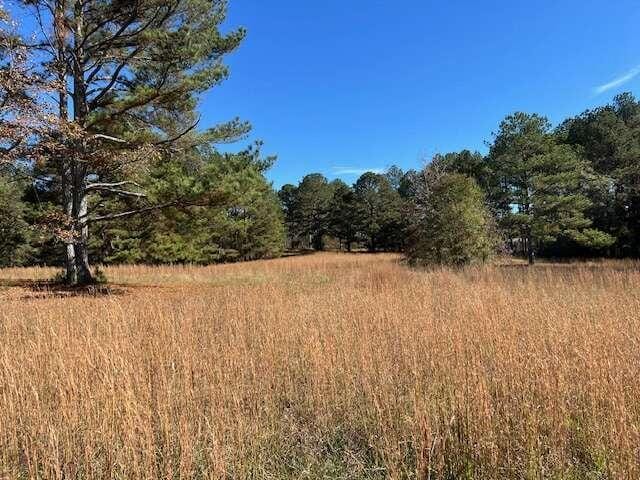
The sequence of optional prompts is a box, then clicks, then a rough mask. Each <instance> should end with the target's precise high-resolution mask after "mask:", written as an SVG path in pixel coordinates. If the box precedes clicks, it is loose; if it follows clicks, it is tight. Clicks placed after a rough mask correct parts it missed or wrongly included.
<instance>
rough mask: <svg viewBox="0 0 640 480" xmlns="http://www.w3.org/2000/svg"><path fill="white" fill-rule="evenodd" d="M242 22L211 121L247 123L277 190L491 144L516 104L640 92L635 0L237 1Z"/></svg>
mask: <svg viewBox="0 0 640 480" xmlns="http://www.w3.org/2000/svg"><path fill="white" fill-rule="evenodd" d="M239 25H242V26H244V27H246V28H247V30H248V37H247V39H246V41H245V42H244V44H243V45H242V46H241V47H240V49H239V50H238V51H237V52H235V53H234V54H233V55H232V56H231V57H229V58H228V64H229V65H230V67H231V76H230V78H229V80H227V81H226V82H225V83H224V84H223V85H222V86H221V87H219V88H216V89H214V90H212V91H211V92H210V93H208V94H206V95H205V96H204V98H203V103H202V107H201V110H202V113H203V118H202V122H201V125H203V126H210V125H213V124H215V123H216V122H219V121H223V120H228V119H230V118H233V117H236V116H239V117H241V118H243V119H246V120H249V121H250V122H251V123H252V124H253V126H254V129H253V133H252V135H251V138H250V139H247V141H245V142H243V144H246V143H248V141H251V140H254V139H261V140H263V141H264V142H265V146H264V152H265V154H275V155H277V156H278V162H277V163H276V165H275V166H274V167H273V169H272V170H271V171H270V172H269V173H268V176H269V177H270V178H271V179H272V180H273V182H274V184H275V186H276V187H279V186H280V185H282V184H283V183H295V182H297V181H298V180H299V179H300V178H301V177H302V176H304V175H305V174H307V173H310V172H321V173H324V174H325V175H327V176H328V177H329V178H335V177H338V176H339V177H341V178H343V179H344V180H345V181H347V182H353V181H355V180H356V178H357V176H358V174H359V173H360V172H361V171H364V170H375V169H384V168H386V167H388V166H390V165H392V164H397V165H400V166H401V167H403V168H405V169H408V168H416V167H420V166H421V165H422V164H423V163H424V161H425V160H426V159H428V158H430V157H431V156H432V155H433V154H434V153H437V152H447V151H454V150H460V149H463V148H469V149H478V150H481V151H485V145H484V142H485V141H487V140H490V139H491V132H492V131H495V130H496V128H497V125H498V123H499V122H500V120H501V119H502V118H503V117H504V116H505V115H507V114H509V113H511V112H514V111H516V110H522V111H527V112H538V113H541V114H545V115H547V116H548V117H549V118H550V119H551V121H552V122H554V123H556V122H559V121H560V120H562V119H563V118H565V117H566V116H568V115H574V114H577V113H580V112H582V111H583V110H585V109H586V108H589V107H593V106H595V105H600V104H603V103H606V102H608V101H609V100H610V99H611V98H612V97H613V96H614V95H615V94H617V93H619V92H621V91H626V90H628V91H632V92H634V93H635V94H636V95H640V34H639V30H638V26H639V25H640V3H638V1H637V0H613V1H612V0H608V1H605V0H538V1H536V2H525V1H522V0H519V1H513V0H483V1H477V0H440V1H435V0H396V1H393V2H392V1H390V0H385V1H382V0H323V1H310V0H268V1H267V0H229V18H228V21H227V26H228V27H231V26H239ZM242 146H244V145H234V146H232V147H231V148H232V149H239V148H241V147H242ZM225 148H228V147H225Z"/></svg>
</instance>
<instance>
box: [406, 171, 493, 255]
mask: <svg viewBox="0 0 640 480" xmlns="http://www.w3.org/2000/svg"><path fill="white" fill-rule="evenodd" d="M415 187H416V190H415V191H416V195H415V197H414V198H413V201H412V209H411V215H410V226H409V228H408V232H409V234H408V237H407V246H406V255H407V257H408V259H409V260H410V262H411V263H413V264H437V265H456V266H460V265H467V264H470V263H474V262H480V261H482V262H485V261H487V259H489V258H490V257H491V255H492V254H493V253H494V252H495V249H496V245H497V241H496V235H495V229H494V228H493V225H492V219H491V216H490V214H489V211H488V209H487V208H486V206H485V203H484V202H485V197H484V193H483V191H482V189H481V188H480V187H479V186H478V185H477V183H476V182H475V180H473V179H471V178H469V177H467V176H465V175H461V174H459V173H446V172H445V171H444V170H441V169H439V168H438V167H437V166H433V165H431V166H428V167H426V168H425V169H424V170H423V171H422V172H421V173H420V174H419V175H417V178H416V185H415Z"/></svg>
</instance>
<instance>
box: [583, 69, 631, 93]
mask: <svg viewBox="0 0 640 480" xmlns="http://www.w3.org/2000/svg"><path fill="white" fill-rule="evenodd" d="M638 75H640V65H638V66H637V67H635V68H632V69H631V70H629V71H628V72H627V73H625V74H624V75H621V76H619V77H618V78H616V79H614V80H612V81H610V82H609V83H605V84H604V85H599V86H597V87H595V88H594V89H593V91H594V93H595V94H596V95H600V94H601V93H604V92H608V91H609V90H611V89H613V88H616V87H619V86H620V85H624V84H625V83H627V82H630V81H631V80H633V79H634V78H636V77H637V76H638Z"/></svg>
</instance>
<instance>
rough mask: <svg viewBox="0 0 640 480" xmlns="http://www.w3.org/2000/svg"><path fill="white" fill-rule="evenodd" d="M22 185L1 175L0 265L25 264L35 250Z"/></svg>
mask: <svg viewBox="0 0 640 480" xmlns="http://www.w3.org/2000/svg"><path fill="white" fill-rule="evenodd" d="M22 194H23V191H22V189H21V188H20V186H19V185H18V184H17V183H15V182H10V181H8V180H7V179H6V178H5V177H3V176H0V267H7V266H15V265H24V264H25V263H27V262H28V260H29V259H30V257H31V255H32V254H33V251H32V249H31V247H30V243H29V241H30V237H31V232H30V230H29V225H28V224H27V221H26V205H25V204H24V203H23V201H22V199H21V196H22Z"/></svg>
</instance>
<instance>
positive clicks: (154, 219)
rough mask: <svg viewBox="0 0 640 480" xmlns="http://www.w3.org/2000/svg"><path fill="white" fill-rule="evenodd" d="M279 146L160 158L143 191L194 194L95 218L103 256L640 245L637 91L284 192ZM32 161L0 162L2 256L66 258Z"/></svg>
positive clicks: (98, 207) (54, 199)
mask: <svg viewBox="0 0 640 480" xmlns="http://www.w3.org/2000/svg"><path fill="white" fill-rule="evenodd" d="M273 160H274V159H272V158H266V159H265V158H262V157H261V156H260V150H259V146H258V147H253V148H249V149H247V150H245V151H243V152H240V153H237V154H221V153H219V152H217V151H216V150H214V149H212V148H209V147H199V148H196V149H191V150H190V151H189V152H187V153H182V154H180V155H174V156H173V157H172V158H171V159H170V160H167V159H162V161H157V162H154V163H151V165H150V167H149V168H148V169H147V170H145V171H144V172H138V173H137V175H136V177H135V182H136V185H139V186H140V188H141V189H142V190H144V191H145V192H146V195H145V205H146V204H151V205H163V204H164V203H165V202H166V200H167V199H175V198H182V199H187V201H185V202H175V205H173V204H172V205H170V206H168V207H167V208H157V209H156V208H150V209H149V210H148V211H147V212H143V214H142V215H136V216H126V215H125V216H124V217H122V218H118V217H116V218H113V219H110V221H107V222H102V223H100V224H97V225H96V228H95V229H94V231H93V235H92V236H91V239H90V243H89V252H90V253H89V254H90V256H91V259H92V261H95V262H97V263H203V264H205V263H213V262H219V261H234V260H249V259H257V258H270V257H276V256H279V255H280V254H281V253H282V252H283V251H284V250H285V249H315V250H323V249H341V250H345V251H353V250H365V249H366V250H368V251H371V252H376V251H403V252H405V253H406V254H407V256H408V257H409V258H410V259H412V260H414V261H417V262H431V263H454V264H463V263H469V262H472V261H476V260H484V259H487V258H488V257H490V256H491V255H493V254H495V253H496V252H499V251H502V252H504V253H513V254H516V255H521V256H523V257H528V258H529V260H530V261H531V262H533V261H534V259H535V257H536V256H538V255H539V256H547V257H579V256H583V257H592V256H607V257H638V256H640V240H639V239H640V236H639V235H640V231H639V230H640V102H638V101H637V100H636V99H635V98H634V97H633V95H631V94H629V93H625V94H622V95H619V96H618V97H616V98H615V99H614V101H613V102H612V103H611V104H609V105H605V106H603V107H600V108H596V109H594V110H589V111H586V112H584V113H583V114H581V115H578V116H577V117H573V118H569V119H567V120H565V121H563V122H562V123H561V124H560V125H559V126H557V127H556V128H552V127H551V125H550V123H549V121H548V120H547V119H546V118H544V117H542V116H539V115H536V114H532V115H530V114H524V113H515V114H513V115H510V116H508V117H506V118H505V119H504V120H503V121H502V122H501V124H500V125H499V128H498V130H497V132H495V133H494V135H493V139H492V142H491V143H490V144H489V150H488V153H487V154H486V155H482V154H480V153H478V152H471V151H468V150H464V151H461V152H456V153H447V154H443V155H436V156H435V157H434V158H433V159H432V160H431V161H430V162H429V163H428V165H426V166H425V168H424V169H422V170H420V171H417V170H409V171H402V170H401V169H400V168H398V167H395V166H394V167H391V168H389V169H388V170H387V171H386V172H384V173H374V172H367V173H365V174H363V175H362V176H361V177H360V178H359V179H358V180H357V181H356V182H355V183H354V184H353V185H348V184H346V183H345V182H343V181H342V180H333V181H329V180H328V179H327V178H326V177H324V176H323V175H321V174H319V173H314V174H310V175H307V176H305V177H304V178H303V179H302V180H301V181H300V183H299V184H298V185H290V184H288V185H284V186H283V187H282V188H281V189H280V190H279V191H278V192H277V193H276V192H275V191H274V190H273V188H272V186H271V184H270V183H269V182H268V181H267V179H266V178H265V172H266V170H267V169H268V168H269V167H270V166H271V164H272V162H273ZM23 172H24V170H20V169H14V170H11V171H10V170H6V169H5V173H4V174H3V175H2V176H0V265H3V266H7V265H31V264H49V265H51V264H54V265H55V264H60V263H61V259H62V258H64V248H65V241H64V236H63V235H61V234H60V232H58V231H57V230H56V228H55V227H56V222H58V221H59V220H58V217H57V216H56V212H57V209H56V206H57V205H59V204H60V198H59V196H60V189H59V187H58V185H57V184H56V181H55V177H46V176H45V177H43V176H40V177H39V180H38V181H36V182H34V181H32V179H31V178H23V177H21V173H23ZM47 178H49V180H48V181H47V180H46V179H47ZM132 181H133V180H132ZM189 199H193V200H194V201H193V202H190V201H188V200H189ZM203 199H204V200H203ZM139 201H140V200H139V199H137V198H135V197H133V198H131V197H122V196H112V197H106V198H104V197H102V198H101V197H98V198H96V199H95V200H92V203H91V205H90V206H91V210H92V211H93V212H95V214H96V215H100V213H101V212H105V213H107V212H113V211H116V212H118V211H123V212H127V211H131V210H135V209H136V208H137V205H138V204H139V203H138V202H139ZM199 202H202V203H199Z"/></svg>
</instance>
